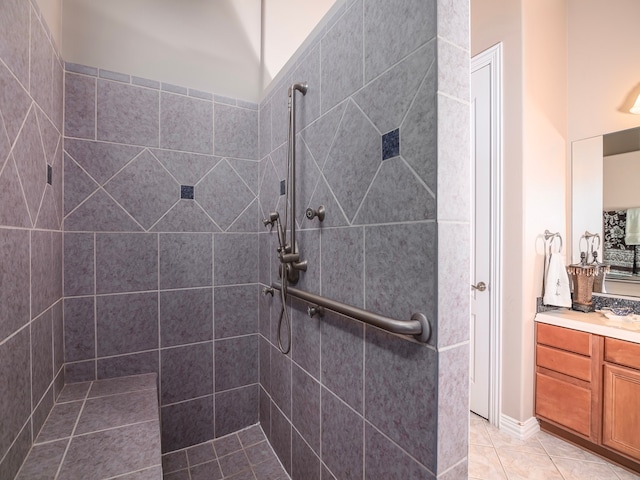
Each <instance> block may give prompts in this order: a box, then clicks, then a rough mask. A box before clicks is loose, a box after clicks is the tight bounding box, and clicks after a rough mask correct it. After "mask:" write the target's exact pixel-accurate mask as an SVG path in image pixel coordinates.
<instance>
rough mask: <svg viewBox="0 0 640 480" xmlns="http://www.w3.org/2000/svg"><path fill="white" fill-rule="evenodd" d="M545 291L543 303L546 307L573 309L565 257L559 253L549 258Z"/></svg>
mask: <svg viewBox="0 0 640 480" xmlns="http://www.w3.org/2000/svg"><path fill="white" fill-rule="evenodd" d="M544 290H545V291H544V297H543V299H542V302H543V303H544V304H545V305H553V306H555V307H571V287H570V286H569V275H568V274H567V269H566V268H565V266H564V257H563V256H562V255H561V254H559V253H552V254H551V257H549V263H548V265H547V274H546V276H545V289H544Z"/></svg>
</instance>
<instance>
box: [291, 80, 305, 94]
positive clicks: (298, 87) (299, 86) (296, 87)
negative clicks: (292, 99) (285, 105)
mask: <svg viewBox="0 0 640 480" xmlns="http://www.w3.org/2000/svg"><path fill="white" fill-rule="evenodd" d="M308 88H309V85H307V82H301V83H294V84H293V85H291V86H290V87H289V91H288V92H289V96H291V94H292V93H293V91H294V90H298V91H299V92H300V93H302V95H306V94H307V89H308Z"/></svg>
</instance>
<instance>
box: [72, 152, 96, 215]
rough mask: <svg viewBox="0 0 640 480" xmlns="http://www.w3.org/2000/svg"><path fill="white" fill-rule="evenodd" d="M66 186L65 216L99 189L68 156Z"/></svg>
mask: <svg viewBox="0 0 640 480" xmlns="http://www.w3.org/2000/svg"><path fill="white" fill-rule="evenodd" d="M64 184H65V189H64V213H65V215H66V214H68V213H69V212H71V211H72V210H73V209H74V208H76V207H77V206H78V205H80V204H81V203H82V202H84V201H85V200H86V199H87V197H88V196H89V195H91V194H92V193H93V192H95V191H96V190H97V189H98V184H97V183H96V182H94V181H93V180H92V179H91V177H89V175H87V174H86V173H85V171H84V170H82V168H80V167H79V166H78V164H77V163H76V162H74V161H73V160H72V159H71V157H69V156H68V155H65V156H64Z"/></svg>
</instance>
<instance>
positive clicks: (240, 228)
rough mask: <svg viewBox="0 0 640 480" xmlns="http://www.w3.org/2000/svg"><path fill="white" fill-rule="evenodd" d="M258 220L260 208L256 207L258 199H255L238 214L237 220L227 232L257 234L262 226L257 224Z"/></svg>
mask: <svg viewBox="0 0 640 480" xmlns="http://www.w3.org/2000/svg"><path fill="white" fill-rule="evenodd" d="M259 220H260V207H259V206H258V199H255V200H254V201H253V202H252V203H251V205H249V206H248V207H247V208H246V210H245V211H244V212H242V213H241V214H240V216H239V217H238V218H236V220H235V221H234V222H233V223H232V224H231V226H230V227H229V228H228V229H227V231H228V232H259V231H262V229H259V228H258V227H261V226H262V224H261V223H260V224H259V223H258V222H259Z"/></svg>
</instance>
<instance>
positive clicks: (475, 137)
mask: <svg viewBox="0 0 640 480" xmlns="http://www.w3.org/2000/svg"><path fill="white" fill-rule="evenodd" d="M472 68H473V67H472ZM491 125H492V123H491V66H490V65H484V66H482V67H480V68H477V69H475V70H472V72H471V157H472V161H471V165H472V167H471V172H472V178H471V188H472V195H471V199H472V202H473V207H472V209H471V257H472V258H471V281H472V282H474V284H473V286H470V290H471V331H470V344H471V346H470V349H471V351H470V363H471V365H470V368H471V371H470V408H471V411H472V412H474V413H476V414H478V415H480V416H481V417H484V418H489V394H490V391H489V386H490V375H491V371H490V349H491V341H490V340H491V302H490V295H489V293H490V292H489V291H490V289H491V288H492V285H491V284H490V283H489V280H490V274H491V261H492V258H491V257H492V255H491V151H492V148H491V147H492V145H491V139H492V136H491Z"/></svg>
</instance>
